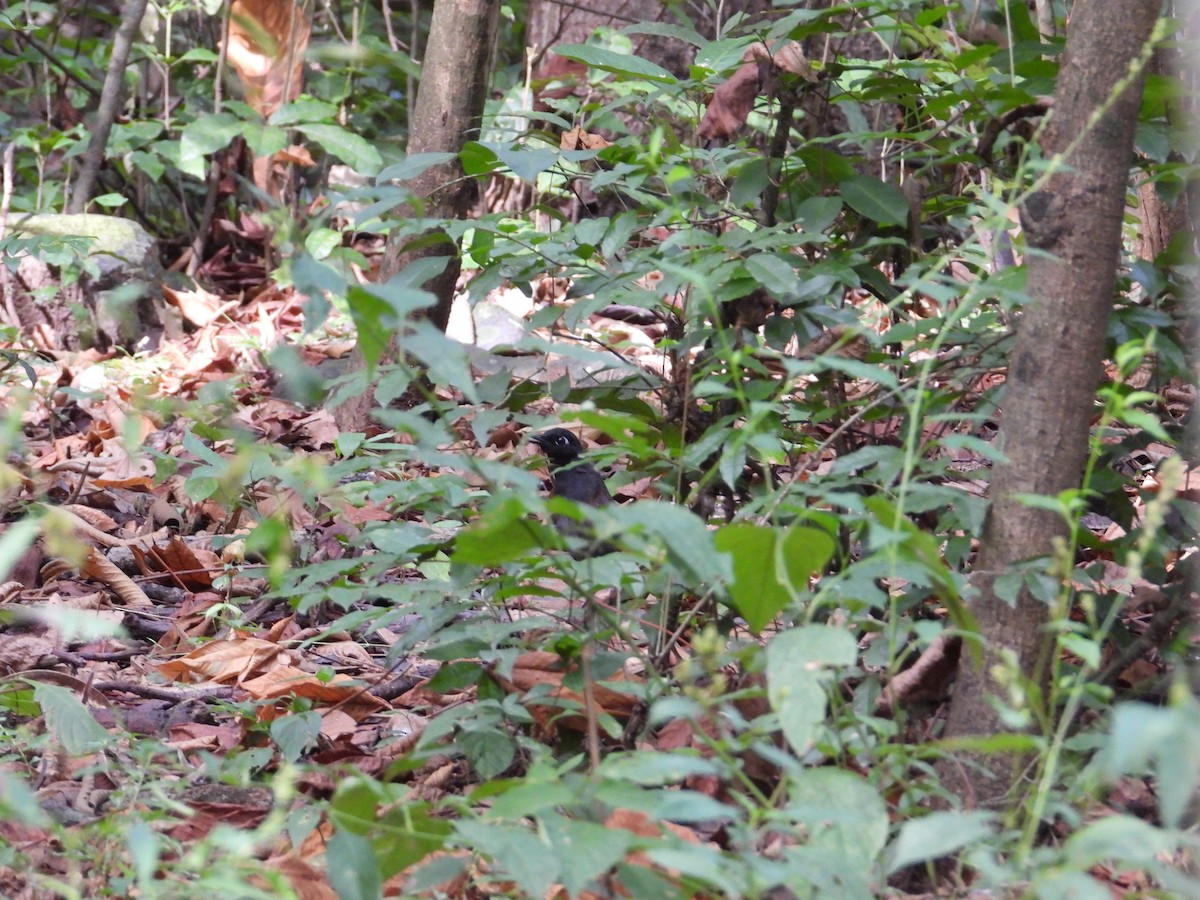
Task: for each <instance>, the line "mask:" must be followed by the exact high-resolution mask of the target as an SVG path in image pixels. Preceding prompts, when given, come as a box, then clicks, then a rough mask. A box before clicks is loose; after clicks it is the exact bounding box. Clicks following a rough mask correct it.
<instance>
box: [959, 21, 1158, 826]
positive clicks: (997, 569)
mask: <svg viewBox="0 0 1200 900" xmlns="http://www.w3.org/2000/svg"><path fill="white" fill-rule="evenodd" d="M1161 8H1162V4H1161V2H1160V0H1130V2H1127V3H1125V4H1122V6H1121V14H1120V15H1119V16H1115V15H1113V14H1112V8H1111V5H1110V4H1105V3H1104V2H1103V0H1077V2H1076V3H1075V4H1074V6H1073V8H1072V14H1071V22H1070V27H1069V29H1068V32H1067V45H1066V54H1065V58H1064V61H1063V65H1062V69H1061V71H1060V74H1059V79H1058V86H1057V90H1056V92H1055V104H1054V111H1053V114H1052V116H1051V118H1050V120H1049V121H1048V123H1047V128H1046V134H1045V140H1044V143H1043V149H1044V156H1045V158H1047V159H1054V160H1055V165H1054V170H1053V174H1051V175H1050V177H1049V178H1048V179H1047V181H1046V182H1045V184H1044V186H1043V188H1042V189H1041V190H1039V191H1036V192H1035V193H1034V194H1032V195H1031V196H1030V197H1029V199H1028V200H1027V202H1026V203H1025V205H1024V207H1023V209H1022V223H1023V224H1024V227H1025V233H1026V239H1027V241H1028V244H1029V246H1030V250H1031V252H1030V253H1029V254H1028V258H1029V264H1028V265H1029V302H1028V304H1027V305H1026V306H1025V308H1024V311H1023V313H1022V317H1021V322H1020V324H1019V326H1018V331H1017V342H1016V346H1015V348H1014V350H1013V355H1012V359H1011V361H1010V365H1009V373H1008V381H1007V383H1006V386H1005V393H1004V399H1003V424H1002V426H1001V431H1000V435H999V437H998V443H999V447H1000V449H1001V450H1002V451H1003V453H1004V454H1005V456H1006V460H1005V461H1004V462H1003V463H1001V464H999V465H998V466H997V467H996V469H995V471H994V473H993V477H992V485H991V491H992V503H991V507H990V509H989V512H988V516H987V519H986V521H985V523H984V530H983V539H982V546H981V549H980V553H979V561H978V565H977V570H976V574H975V578H974V587H975V588H976V590H977V591H978V597H977V599H976V600H975V601H974V602H973V603H972V610H973V612H974V613H975V616H976V618H977V621H978V622H979V626H980V634H979V637H980V638H981V639H982V651H983V652H982V665H980V666H976V665H974V664H973V662H972V654H970V653H969V652H964V653H963V660H964V662H963V665H962V666H961V669H960V672H959V677H958V683H957V684H956V686H955V692H954V696H953V699H952V701H951V705H950V714H949V720H948V721H947V724H946V736H947V737H948V738H957V737H964V736H968V735H976V736H985V735H994V734H997V733H1000V732H1002V731H1003V730H1004V725H1003V722H1002V721H1001V718H1000V715H999V713H998V712H997V710H996V708H995V707H994V706H993V705H992V702H991V698H992V697H993V696H1000V697H1001V698H1002V699H1003V697H1004V687H1003V685H1002V684H1001V682H1000V681H999V680H998V679H997V675H996V667H997V666H999V665H1000V664H1001V662H1002V659H1003V656H1002V654H1003V653H1004V652H1005V651H1011V652H1013V653H1015V654H1016V657H1017V659H1018V661H1019V663H1020V666H1021V670H1022V671H1023V672H1024V673H1025V674H1026V675H1027V676H1029V677H1032V678H1034V679H1036V680H1039V681H1042V682H1043V683H1044V680H1045V677H1046V671H1045V670H1046V658H1047V654H1048V652H1049V651H1050V650H1051V647H1050V645H1049V643H1048V642H1049V636H1048V635H1047V634H1046V633H1045V628H1044V626H1045V625H1046V624H1047V622H1048V620H1049V613H1050V611H1049V608H1048V606H1047V605H1046V604H1045V603H1044V602H1043V601H1041V600H1039V599H1037V598H1035V597H1033V596H1032V595H1031V594H1030V593H1029V591H1028V590H1022V591H1021V592H1020V594H1019V596H1018V598H1017V601H1016V604H1015V605H1012V604H1010V603H1009V602H1008V601H1007V600H1005V599H1004V598H1002V597H1001V596H999V595H998V594H997V591H996V580H997V578H998V576H1000V575H1003V574H1004V573H1005V572H1007V571H1009V570H1010V569H1012V568H1013V567H1014V566H1016V565H1018V564H1020V563H1022V562H1023V561H1027V560H1033V559H1038V558H1045V557H1048V556H1050V555H1051V554H1052V552H1053V546H1054V542H1055V539H1056V538H1058V537H1060V536H1062V535H1064V534H1065V533H1066V525H1065V523H1064V522H1063V521H1062V519H1061V517H1059V516H1058V515H1057V514H1055V513H1053V512H1050V511H1047V510H1044V509H1038V508H1035V507H1032V506H1029V505H1027V504H1025V503H1023V502H1022V501H1021V499H1020V496H1021V495H1023V494H1026V495H1028V494H1032V495H1038V496H1042V497H1055V496H1057V495H1059V494H1060V493H1061V492H1063V491H1065V490H1068V489H1071V488H1076V487H1078V486H1079V483H1080V477H1081V474H1082V471H1083V465H1084V462H1085V459H1086V456H1087V448H1088V431H1089V427H1090V424H1091V419H1092V414H1093V404H1094V398H1095V392H1096V387H1097V384H1098V382H1099V377H1100V373H1101V363H1102V361H1103V358H1104V350H1105V335H1106V326H1107V321H1108V315H1109V311H1110V308H1111V305H1112V295H1113V290H1114V287H1115V281H1116V268H1117V263H1118V258H1119V254H1120V252H1121V223H1122V216H1123V213H1124V209H1125V197H1126V186H1127V185H1128V177H1129V167H1130V162H1131V159H1132V154H1133V136H1134V129H1135V128H1136V126H1137V120H1138V110H1139V107H1140V103H1141V93H1142V78H1141V75H1140V69H1141V68H1142V67H1144V61H1145V59H1144V55H1143V49H1144V47H1145V44H1146V42H1147V40H1148V39H1149V37H1150V34H1151V30H1152V29H1153V27H1154V23H1155V20H1156V19H1157V17H1158V14H1159V11H1160V10H1161ZM1139 59H1140V60H1141V62H1142V66H1139V74H1138V75H1137V76H1132V77H1131V76H1130V66H1131V64H1133V63H1135V62H1137V61H1139ZM1022 762H1023V761H1022V760H1020V759H1015V758H1013V757H1001V758H1000V759H999V760H996V759H987V758H985V757H983V756H982V755H975V756H973V757H972V758H971V759H969V760H961V759H960V760H957V761H950V762H948V763H947V764H946V765H945V766H944V767H943V771H942V775H943V778H944V783H945V784H946V785H947V786H948V787H949V788H950V789H951V790H953V791H955V792H956V793H958V794H959V796H960V797H961V798H962V801H963V803H964V805H965V806H967V807H989V806H995V805H998V804H1000V803H1002V802H1003V801H1004V799H1005V797H1006V795H1007V794H1008V793H1009V791H1010V789H1011V788H1012V786H1013V782H1014V777H1013V776H1014V775H1015V772H1016V769H1015V767H1016V766H1019V765H1021V764H1022ZM964 763H966V764H964ZM970 763H975V764H978V767H977V766H976V765H971V764H970ZM997 763H999V765H997Z"/></svg>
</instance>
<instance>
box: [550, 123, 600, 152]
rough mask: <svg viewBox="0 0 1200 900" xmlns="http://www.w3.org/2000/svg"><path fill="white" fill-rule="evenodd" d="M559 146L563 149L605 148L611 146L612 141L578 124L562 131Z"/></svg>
mask: <svg viewBox="0 0 1200 900" xmlns="http://www.w3.org/2000/svg"><path fill="white" fill-rule="evenodd" d="M558 146H559V149H561V150H603V149H604V148H605V147H611V146H612V141H606V140H605V139H604V138H602V137H601V136H600V135H598V134H592V133H591V132H587V131H584V130H583V129H582V128H580V127H579V126H576V127H574V128H572V129H571V130H570V131H564V132H563V133H562V136H561V137H560V138H559V140H558Z"/></svg>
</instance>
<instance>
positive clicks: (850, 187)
mask: <svg viewBox="0 0 1200 900" xmlns="http://www.w3.org/2000/svg"><path fill="white" fill-rule="evenodd" d="M840 188H841V192H842V199H843V200H845V201H846V204H847V205H848V206H849V207H850V208H851V209H853V210H854V211H855V212H857V213H859V214H860V215H863V216H866V217H867V218H868V219H872V220H874V221H876V222H878V223H879V224H880V225H904V224H906V223H907V222H908V213H909V207H908V199H907V198H906V197H905V196H904V194H903V193H902V192H901V190H900V188H898V187H896V186H895V185H894V184H889V183H887V182H885V181H880V180H879V179H878V178H872V177H871V176H870V175H855V176H854V177H853V178H847V179H846V180H845V181H843V182H842V183H841V185H840Z"/></svg>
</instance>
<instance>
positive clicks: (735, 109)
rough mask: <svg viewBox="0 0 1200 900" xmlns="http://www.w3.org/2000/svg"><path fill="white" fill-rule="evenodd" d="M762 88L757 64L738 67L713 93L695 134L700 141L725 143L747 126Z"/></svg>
mask: <svg viewBox="0 0 1200 900" xmlns="http://www.w3.org/2000/svg"><path fill="white" fill-rule="evenodd" d="M761 89H762V78H761V77H760V74H759V64H758V63H745V64H744V65H742V66H739V67H738V70H737V71H736V72H734V73H733V77H731V78H730V79H729V80H728V81H726V82H725V83H724V84H722V85H720V86H719V87H718V88H717V89H716V90H715V91H713V95H712V99H711V100H709V102H708V109H707V111H705V113H704V118H703V119H701V120H700V127H699V129H697V131H696V134H697V136H698V137H699V138H700V140H702V141H704V142H706V143H708V142H711V141H727V140H729V139H730V138H731V137H733V136H734V135H735V134H737V131H738V129H739V128H741V127H742V126H743V125H744V124H746V119H747V118H748V117H749V115H750V112H751V111H752V110H753V109H754V103H755V101H756V100H757V99H758V92H759V91H760V90H761Z"/></svg>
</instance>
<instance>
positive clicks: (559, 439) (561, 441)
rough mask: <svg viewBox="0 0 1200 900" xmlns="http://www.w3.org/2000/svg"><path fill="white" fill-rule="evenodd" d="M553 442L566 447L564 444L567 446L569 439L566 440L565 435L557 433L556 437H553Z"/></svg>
mask: <svg viewBox="0 0 1200 900" xmlns="http://www.w3.org/2000/svg"><path fill="white" fill-rule="evenodd" d="M554 443H556V444H558V446H560V447H566V446H567V445H568V444H570V443H571V442H570V441H568V440H567V439H566V438H565V437H563V436H562V435H559V436H558V437H557V438H555V439H554Z"/></svg>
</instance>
